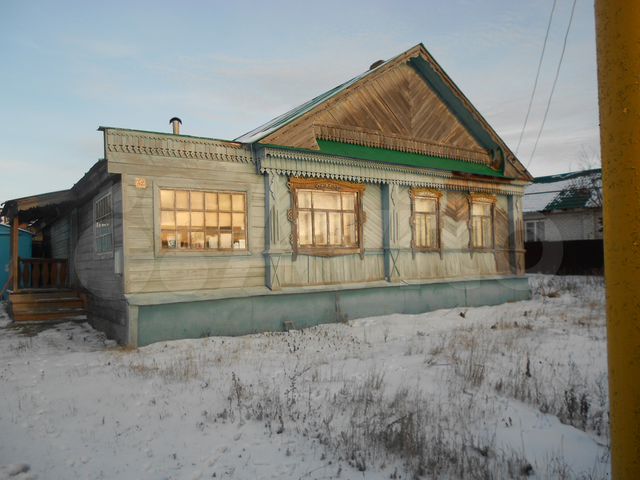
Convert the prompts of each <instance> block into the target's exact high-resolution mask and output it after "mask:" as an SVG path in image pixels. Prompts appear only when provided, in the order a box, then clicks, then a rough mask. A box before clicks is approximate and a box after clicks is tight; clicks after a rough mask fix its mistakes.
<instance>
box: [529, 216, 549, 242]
mask: <svg viewBox="0 0 640 480" xmlns="http://www.w3.org/2000/svg"><path fill="white" fill-rule="evenodd" d="M529 225H533V238H529ZM540 226H542V229H540ZM540 230H542V235H540ZM524 232H525V242H544V236H545V233H546V226H545V221H544V219H536V220H526V221H525V222H524Z"/></svg>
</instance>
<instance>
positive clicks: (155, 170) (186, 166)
mask: <svg viewBox="0 0 640 480" xmlns="http://www.w3.org/2000/svg"><path fill="white" fill-rule="evenodd" d="M110 161H112V162H113V163H114V164H116V163H117V165H116V166H115V167H114V168H117V170H118V172H119V173H122V183H123V189H124V196H125V210H124V223H125V233H124V257H125V259H126V260H125V266H124V269H125V291H126V293H150V292H166V291H172V292H177V291H192V290H213V289H226V288H238V287H258V286H264V270H265V268H264V259H263V256H262V253H263V249H264V233H265V229H264V183H263V178H262V176H261V175H259V174H257V173H256V170H255V166H254V165H253V164H252V163H236V162H223V161H216V160H210V159H195V158H194V159H185V158H170V157H163V156H149V155H139V154H127V153H117V154H116V153H114V154H111V157H110ZM136 179H138V180H144V181H145V183H146V188H138V187H137V186H136ZM160 188H170V189H191V190H204V191H239V192H246V193H247V204H248V232H247V234H248V235H247V242H248V247H249V248H248V251H247V252H236V253H228V252H220V253H218V252H204V253H203V252H195V251H194V252H189V251H184V252H178V251H171V252H163V251H162V250H161V249H160V245H159V241H160V239H159V235H160V232H159V228H158V224H159V208H158V205H157V202H158V199H157V197H158V194H159V189H160ZM285 215H286V213H285Z"/></svg>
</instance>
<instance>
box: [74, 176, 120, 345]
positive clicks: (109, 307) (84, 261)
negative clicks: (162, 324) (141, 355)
mask: <svg viewBox="0 0 640 480" xmlns="http://www.w3.org/2000/svg"><path fill="white" fill-rule="evenodd" d="M108 192H110V193H111V200H112V211H113V217H112V222H113V249H112V251H111V252H106V253H97V252H96V246H95V232H94V222H95V219H94V202H95V201H96V200H97V199H98V198H100V197H102V196H103V195H105V194H106V193H108ZM76 215H77V238H76V241H75V253H74V258H73V264H74V269H75V276H76V281H77V282H78V284H79V287H80V288H81V289H82V290H83V291H84V292H85V293H86V296H87V315H88V318H89V321H90V322H91V323H92V324H93V325H94V326H96V327H98V328H100V329H102V330H104V331H105V332H107V334H108V335H109V336H111V337H115V338H117V339H118V340H120V341H123V342H124V341H126V340H127V335H128V332H127V305H126V300H125V298H124V285H123V279H122V275H121V274H117V273H116V262H117V261H120V260H119V255H117V254H116V252H117V251H120V252H121V251H122V247H123V225H122V185H121V183H120V182H116V183H114V184H112V185H111V184H107V185H106V186H105V187H103V188H102V189H101V190H100V191H99V192H98V193H97V194H96V195H95V196H94V197H93V198H92V199H91V201H88V202H85V203H84V204H82V205H81V206H79V207H78V209H77V210H76Z"/></svg>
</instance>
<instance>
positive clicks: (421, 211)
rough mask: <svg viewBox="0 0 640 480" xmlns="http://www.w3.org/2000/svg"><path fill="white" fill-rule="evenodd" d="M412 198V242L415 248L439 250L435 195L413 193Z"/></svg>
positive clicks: (436, 198) (436, 199)
mask: <svg viewBox="0 0 640 480" xmlns="http://www.w3.org/2000/svg"><path fill="white" fill-rule="evenodd" d="M412 198H413V217H414V224H413V241H414V247H415V248H421V249H437V248H439V231H438V228H439V227H438V204H439V197H438V196H437V194H436V193H430V192H415V193H414V194H413V195H412Z"/></svg>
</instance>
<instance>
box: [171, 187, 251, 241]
mask: <svg viewBox="0 0 640 480" xmlns="http://www.w3.org/2000/svg"><path fill="white" fill-rule="evenodd" d="M246 205H247V197H246V194H245V193H238V192H201V191H189V190H164V189H161V190H160V240H161V244H162V249H164V250H246V248H247V234H246V232H247V215H246V213H247V207H246Z"/></svg>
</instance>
